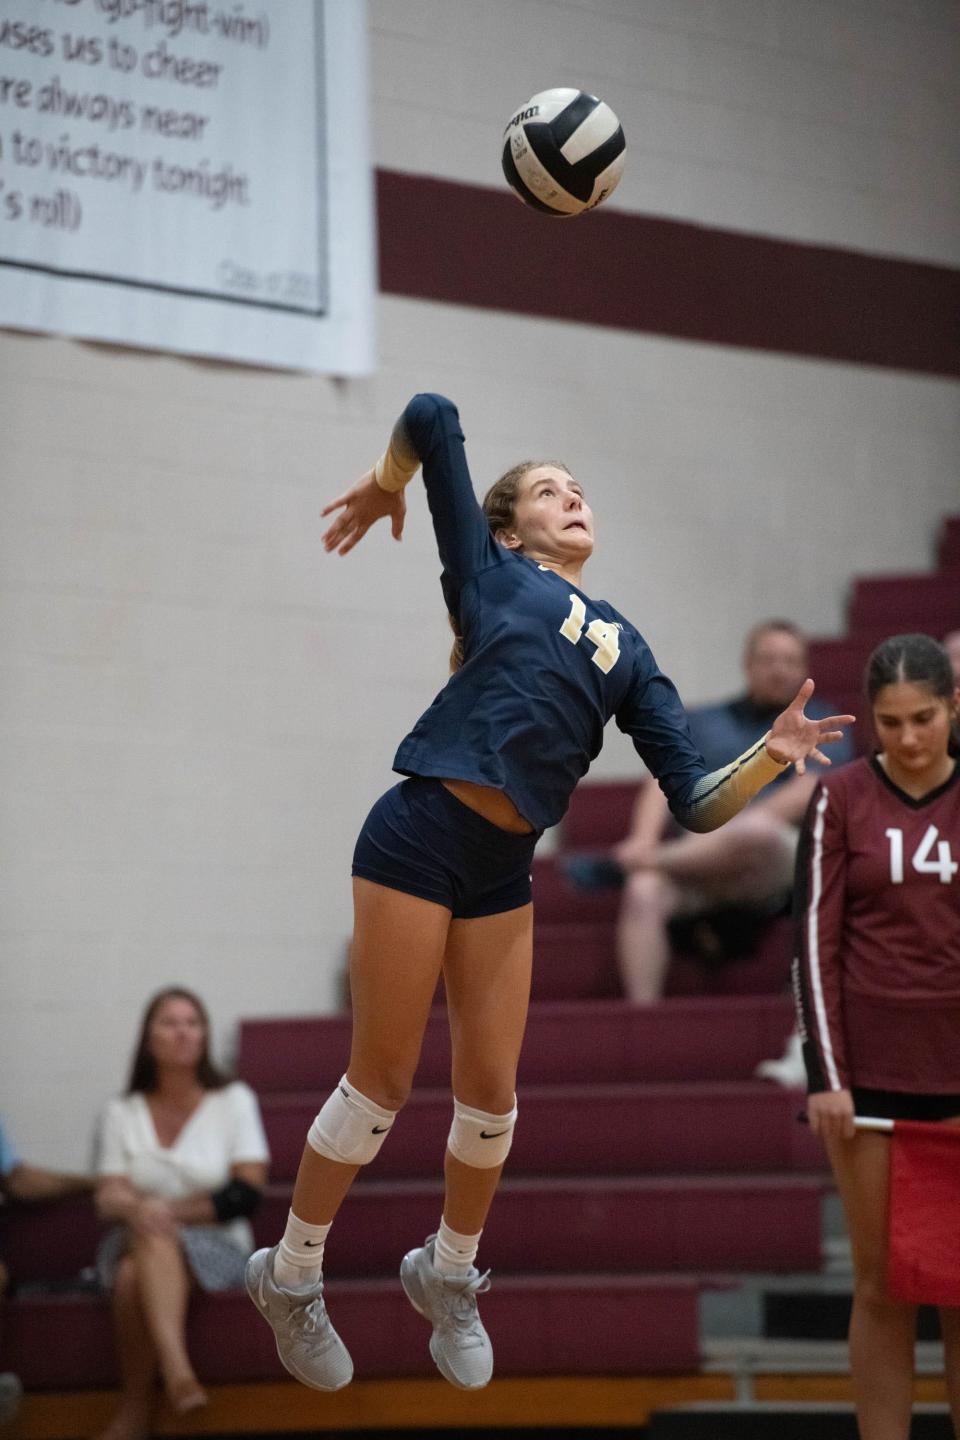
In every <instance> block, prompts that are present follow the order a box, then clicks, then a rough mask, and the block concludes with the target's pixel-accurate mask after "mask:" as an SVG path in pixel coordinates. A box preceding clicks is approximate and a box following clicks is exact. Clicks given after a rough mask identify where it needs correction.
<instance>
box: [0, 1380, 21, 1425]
mask: <svg viewBox="0 0 960 1440" xmlns="http://www.w3.org/2000/svg"><path fill="white" fill-rule="evenodd" d="M22 1397H23V1386H22V1385H21V1384H20V1381H19V1379H18V1377H17V1376H16V1375H12V1374H11V1373H10V1371H9V1370H5V1371H4V1372H3V1374H2V1375H0V1425H4V1424H6V1422H7V1421H8V1420H12V1419H13V1417H14V1415H16V1413H17V1411H18V1410H19V1409H20V1401H21V1399H22Z"/></svg>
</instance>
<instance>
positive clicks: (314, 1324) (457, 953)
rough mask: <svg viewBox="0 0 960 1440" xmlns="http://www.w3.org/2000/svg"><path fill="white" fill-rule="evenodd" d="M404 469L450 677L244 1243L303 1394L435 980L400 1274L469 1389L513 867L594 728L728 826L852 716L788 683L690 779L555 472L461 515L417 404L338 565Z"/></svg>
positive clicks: (441, 414) (456, 492) (334, 1367)
mask: <svg viewBox="0 0 960 1440" xmlns="http://www.w3.org/2000/svg"><path fill="white" fill-rule="evenodd" d="M421 465H422V466H423V477H424V482H425V485H426V491H427V501H428V504H429V506H430V511H431V515H432V517H433V525H434V530H435V532H436V537H437V542H438V546H439V551H440V559H441V561H442V564H443V574H442V577H441V585H442V588H443V594H444V599H445V600H446V604H447V609H448V610H449V612H450V615H451V618H452V620H453V623H454V628H455V630H456V633H457V636H458V649H459V650H460V656H459V660H460V662H461V663H460V664H459V665H458V668H456V669H455V670H454V673H453V674H452V675H451V677H450V679H449V681H448V682H447V684H446V685H445V686H444V688H443V690H442V691H441V692H440V694H439V695H438V696H437V697H436V699H435V700H434V702H433V704H432V705H431V706H430V708H429V709H428V710H427V711H425V713H424V714H423V715H422V716H421V718H420V719H419V720H418V721H417V723H416V725H415V726H414V728H413V730H412V731H411V733H410V734H409V735H408V736H407V737H406V739H405V740H404V741H403V742H402V744H401V746H400V749H399V750H398V752H397V755H396V758H395V760H394V769H395V770H397V771H398V772H399V773H400V774H401V775H405V776H407V777H409V778H407V779H405V780H403V781H402V782H401V783H400V784H398V785H396V786H395V787H394V788H393V789H392V790H389V791H388V792H387V793H386V794H385V795H384V796H383V797H382V798H381V799H380V800H379V801H378V802H377V803H376V805H374V807H373V809H372V810H371V812H370V814H369V816H368V817H367V820H366V822H365V824H364V826H363V829H362V831H361V833H360V838H359V840H358V841H357V846H356V850H355V852H354V859H353V877H354V879H353V893H354V909H355V926H354V934H353V943H352V948H351V957H350V987H351V994H352V1002H353V1038H352V1045H351V1050H350V1059H349V1063H348V1065H347V1070H346V1074H345V1075H344V1077H343V1079H342V1080H341V1081H340V1083H339V1085H338V1086H337V1087H336V1089H335V1090H334V1091H333V1094H332V1095H331V1096H330V1097H329V1099H328V1100H327V1101H326V1103H325V1104H324V1105H323V1107H322V1109H321V1110H320V1113H319V1114H318V1115H317V1117H316V1119H315V1121H314V1123H313V1125H312V1127H311V1129H310V1132H309V1134H308V1136H307V1143H306V1145H305V1146H304V1151H303V1158H302V1160H301V1162H300V1169H299V1173H298V1175H297V1182H296V1188H295V1190H294V1195H293V1207H292V1209H291V1211H290V1215H289V1218H288V1221H287V1226H286V1230H285V1232H284V1235H283V1238H282V1239H281V1241H280V1243H279V1245H278V1246H276V1247H274V1248H273V1249H271V1250H260V1251H258V1252H257V1253H256V1254H255V1255H254V1256H253V1257H252V1258H251V1260H250V1261H249V1264H248V1267H247V1288H248V1290H249V1293H250V1296H251V1298H252V1299H253V1301H254V1303H255V1304H256V1305H257V1307H258V1309H259V1310H260V1311H261V1313H262V1314H263V1315H264V1317H265V1318H266V1319H267V1321H268V1322H269V1324H270V1325H271V1326H272V1327H273V1329H274V1332H275V1334H276V1337H277V1350H278V1353H279V1355H280V1358H281V1360H282V1362H283V1364H284V1365H285V1366H286V1368H287V1369H288V1370H289V1371H290V1373H291V1374H293V1375H295V1376H296V1377H297V1378H298V1379H299V1380H301V1381H303V1383H304V1384H306V1385H310V1386H312V1387H314V1388H316V1389H319V1390H336V1389H339V1388H340V1386H342V1385H345V1384H347V1382H348V1381H349V1380H350V1378H351V1376H352V1373H353V1365H352V1362H351V1360H350V1356H349V1354H348V1352H347V1349H346V1347H345V1346H344V1344H343V1342H342V1341H341V1340H340V1338H339V1336H338V1335H337V1334H336V1331H335V1330H334V1329H333V1326H332V1325H331V1323H330V1320H329V1318H328V1316H327V1313H326V1309H325V1306H324V1301H323V1285H322V1279H321V1275H322V1268H321V1266H322V1256H323V1247H324V1242H325V1241H326V1238H327V1234H328V1232H329V1230H330V1226H331V1223H332V1221H333V1218H334V1216H335V1214H336V1212H337V1209H338V1207H339V1205H340V1203H341V1201H342V1200H343V1198H344V1196H345V1195H346V1193H347V1191H348V1190H349V1188H350V1186H351V1184H352V1182H353V1180H354V1178H355V1177H356V1175H357V1172H358V1170H359V1168H360V1167H361V1166H363V1165H366V1164H368V1163H369V1162H370V1161H371V1160H373V1158H374V1156H375V1155H376V1154H377V1152H378V1151H379V1149H380V1146H381V1145H382V1144H383V1143H384V1140H385V1138H386V1136H387V1134H388V1133H389V1131H390V1128H391V1126H392V1124H393V1122H394V1119H395V1117H396V1114H397V1112H398V1111H399V1110H400V1108H401V1107H402V1106H403V1104H404V1102H405V1101H406V1099H407V1096H408V1094H409V1091H410V1086H411V1083H412V1081H413V1076H414V1071H415V1069H416V1065H417V1060H418V1057H419V1053H420V1045H421V1040H422V1037H423V1031H424V1026H425V1024H426V1021H427V1016H428V1014H429V1010H430V1006H431V1003H432V1000H433V996H434V992H435V989H436V985H437V980H438V977H439V975H440V972H441V970H442V971H443V976H444V982H445V986H446V995H447V1007H448V1011H449V1022H450V1033H451V1041H452V1054H453V1065H452V1083H453V1122H452V1125H451V1128H450V1133H449V1138H448V1141H447V1149H446V1156H445V1164H444V1174H445V1182H446V1185H445V1195H444V1204H443V1213H442V1217H441V1218H440V1222H439V1227H438V1231H437V1234H436V1235H435V1236H429V1237H428V1239H427V1240H426V1242H425V1243H424V1245H423V1246H421V1247H419V1248H417V1249H414V1250H411V1251H410V1253H409V1254H408V1255H406V1256H405V1258H404V1260H403V1263H402V1265H401V1271H400V1275H401V1281H402V1284H403V1287H404V1290H405V1291H406V1293H407V1296H408V1297H409V1299H410V1301H411V1302H412V1304H413V1305H414V1307H415V1308H416V1309H417V1310H418V1311H419V1312H420V1313H421V1314H422V1315H424V1316H425V1317H426V1318H427V1319H428V1320H429V1321H430V1322H431V1324H432V1325H433V1334H432V1337H431V1340H430V1351H431V1354H432V1356H433V1358H434V1361H435V1362H436V1364H437V1366H438V1368H439V1369H440V1371H441V1373H442V1374H443V1375H444V1376H445V1377H446V1378H447V1380H449V1381H450V1382H451V1383H452V1384H454V1385H458V1386H461V1387H463V1388H465V1389H472V1388H476V1387H478V1386H481V1385H485V1384H486V1383H487V1381H488V1380H489V1379H490V1376H491V1374H492V1370H493V1352H492V1349H491V1345H490V1340H489V1337H488V1336H487V1333H486V1331H485V1330H484V1328H483V1325H482V1324H481V1321H480V1317H479V1314H478V1310H477V1296H478V1294H480V1293H481V1292H482V1291H484V1290H486V1289H487V1288H488V1287H489V1280H488V1279H487V1277H486V1276H485V1275H484V1276H481V1275H480V1274H478V1272H477V1270H476V1268H475V1267H474V1264H473V1261H474V1258H475V1256H476V1253H477V1247H478V1243H479V1239H480V1234H481V1231H482V1229H483V1225H484V1221H485V1219H486V1216H487V1211H488V1209H489V1207H490V1203H491V1201H492V1199H493V1196H494V1192H495V1191H496V1188H497V1184H498V1182H499V1179H500V1174H501V1171H502V1168H503V1165H504V1162H505V1160H506V1158H507V1153H508V1151H509V1149H510V1143H511V1139H512V1136H513V1128H514V1124H515V1123H516V1118H517V1106H516V1096H515V1093H514V1086H515V1083H516V1071H517V1060H518V1057H519V1053H520V1045H521V1041H522V1038H523V1031H524V1026H525V1023H526V1016H527V1005H528V1000H529V991H530V971H531V961H532V948H533V947H532V935H533V916H532V906H531V903H530V870H531V862H532V859H533V851H534V846H535V845H536V842H537V839H538V837H539V835H540V833H541V832H542V831H543V830H544V829H545V828H546V827H547V826H548V825H554V824H556V822H557V821H558V820H559V819H560V818H561V816H562V815H563V813H564V811H565V809H566V807H567V804H568V801H569V798H570V794H571V792H572V790H573V788H574V786H575V785H576V783H577V781H578V780H579V779H580V778H581V777H582V776H583V775H584V774H585V772H586V770H587V768H588V767H589V764H590V762H591V760H593V759H594V758H595V756H596V755H597V754H598V753H599V750H600V746H601V744H602V740H603V727H604V725H605V724H606V722H607V721H608V720H609V719H610V718H611V716H612V717H614V718H615V719H616V722H617V725H618V726H619V728H620V729H621V730H623V731H625V732H626V733H627V734H628V735H630V736H631V738H632V739H633V742H634V745H635V746H636V748H637V750H638V752H639V754H640V755H641V757H642V758H643V760H644V762H645V763H646V765H647V766H648V767H649V769H650V770H651V771H652V773H653V774H654V775H655V776H656V777H657V779H658V780H659V783H660V785H661V787H662V789H663V790H664V792H665V794H666V796H667V798H668V800H669V802H670V808H671V810H672V811H673V814H674V815H675V816H676V818H677V819H678V820H679V821H680V822H681V824H683V825H685V826H686V827H687V828H688V829H691V830H711V829H714V828H715V827H716V826H718V825H722V824H723V823H724V821H725V820H728V819H729V818H730V817H731V816H732V815H735V814H736V813H737V812H738V811H739V810H740V809H741V808H742V807H743V806H744V805H745V804H746V802H747V801H748V800H749V799H750V798H751V797H752V796H753V795H755V794H756V793H757V791H758V790H760V789H761V787H762V786H763V785H765V784H766V783H767V782H768V781H770V780H772V779H773V778H774V777H775V776H777V775H779V774H780V773H781V772H782V770H783V768H784V767H785V766H786V765H788V764H790V763H791V762H794V763H796V765H797V768H798V770H799V771H801V772H802V770H803V767H804V762H805V760H806V759H807V758H808V757H810V756H814V757H815V758H817V759H818V760H821V761H822V762H823V763H825V764H829V761H828V760H827V758H826V756H825V755H823V753H822V752H821V750H820V748H819V747H820V746H821V745H822V744H824V743H829V742H830V741H832V740H836V739H838V738H839V736H840V734H841V732H840V731H839V730H838V728H837V727H838V726H839V725H841V724H845V723H848V722H850V720H851V719H852V717H851V716H849V715H845V716H831V717H828V718H825V719H821V720H812V719H808V718H807V717H806V716H805V714H804V710H803V706H804V702H805V701H806V700H807V699H808V698H809V696H810V695H811V694H812V691H813V682H812V681H811V680H807V681H805V683H804V684H803V686H802V687H801V688H800V690H799V692H798V694H797V696H796V698H795V699H794V701H793V702H792V703H791V704H790V705H789V706H788V707H787V708H786V709H785V710H784V711H783V713H782V714H781V715H780V716H779V717H778V718H777V720H776V721H775V723H774V725H773V726H772V728H771V730H770V731H769V732H768V734H767V735H766V736H764V737H763V738H762V739H761V740H760V741H758V742H757V743H756V744H755V745H753V746H751V748H750V749H749V750H748V751H746V753H745V754H743V755H741V756H739V757H738V758H737V759H735V760H733V761H732V763H731V764H729V765H728V766H726V767H725V768H724V769H722V770H718V771H715V772H713V773H712V774H705V773H704V766H703V761H702V759H701V757H700V755H699V754H698V752H697V750H696V749H695V747H694V745H693V743H692V741H691V739H690V735H689V732H688V729H687V722H686V717H685V714H684V710H683V706H682V704H681V702H680V699H679V696H678V695H677V692H676V690H675V689H674V687H673V685H672V684H671V682H670V681H669V680H668V679H667V677H666V676H665V675H663V674H662V673H661V672H660V670H659V669H658V668H657V664H656V662H655V660H654V658H653V655H652V654H651V653H650V650H649V648H648V647H647V645H646V643H645V641H644V640H643V638H642V636H641V635H640V634H639V632H638V631H637V630H636V629H635V628H634V626H633V625H631V624H630V622H629V621H628V620H626V619H624V617H623V616H622V615H620V614H619V613H618V612H617V611H616V610H614V609H613V607H612V606H611V605H609V604H607V602H606V601H603V600H593V599H591V598H590V597H589V596H588V595H587V594H586V593H585V592H584V591H583V590H582V589H581V588H580V582H581V571H582V568H583V565H584V563H585V561H586V560H587V559H588V558H589V556H590V554H591V552H592V550H593V517H592V514H591V511H590V507H589V506H588V504H587V502H586V499H585V497H584V492H583V488H582V487H581V485H580V484H579V482H578V481H576V480H575V479H574V478H573V476H572V475H571V474H570V473H569V472H568V471H567V470H566V468H565V467H564V466H562V465H556V464H543V463H537V462H528V463H525V464H522V465H518V466H515V467H514V468H513V469H512V470H510V471H508V473H507V474H506V475H505V476H503V477H502V479H500V480H499V481H498V482H497V483H496V484H495V485H494V486H493V488H492V489H491V491H490V492H489V494H488V495H487V497H486V500H485V501H484V507H483V510H481V508H480V506H479V505H478V504H477V501H476V498H475V496H474V492H473V486H472V483H471V480H470V474H469V471H468V469H467V464H466V457H465V454H464V441H463V434H462V432H461V429H460V422H459V418H458V414H457V410H456V407H455V406H454V405H453V404H452V403H451V402H450V401H449V400H446V399H444V398H443V397H442V396H438V395H417V396H415V397H414V398H413V400H411V401H410V403H409V405H408V406H407V407H406V409H405V411H404V413H403V415H402V416H401V417H400V419H399V421H398V422H397V424H396V426H395V427H394V431H393V435H392V437H391V440H390V444H389V447H388V449H387V451H386V453H385V454H384V455H383V456H382V458H381V459H380V460H379V461H378V462H377V465H376V466H375V467H374V469H373V470H372V471H370V472H369V473H368V474H367V475H365V476H364V478H363V479H362V480H361V481H360V482H359V483H358V484H357V485H356V486H355V487H354V488H353V489H352V490H351V491H349V493H348V494H346V495H343V496H341V497H340V498H339V499H337V500H335V501H333V502H332V504H330V505H328V506H327V507H326V509H325V510H324V511H323V514H324V515H329V514H331V513H333V512H335V511H338V512H339V514H338V515H337V518H336V519H335V520H334V521H333V523H332V524H331V525H330V528H329V529H328V530H327V532H326V534H325V535H324V537H323V543H324V547H325V549H326V550H327V551H328V552H332V551H337V552H338V553H340V554H341V555H345V554H347V552H348V551H349V550H351V549H352V548H353V547H354V545H356V544H357V543H358V542H359V541H360V540H361V539H362V538H363V536H364V535H365V534H366V532H367V530H368V529H369V528H370V526H371V525H373V524H374V523H375V522H376V521H377V520H380V519H389V520H390V522H391V526H392V530H393V534H394V536H395V537H396V538H397V539H399V538H400V535H401V533H402V530H403V523H404V513H405V503H404V497H403V490H404V486H405V485H406V484H407V483H408V481H409V480H410V479H411V478H412V477H413V475H414V474H415V473H416V471H417V469H418V468H419V467H420V466H421Z"/></svg>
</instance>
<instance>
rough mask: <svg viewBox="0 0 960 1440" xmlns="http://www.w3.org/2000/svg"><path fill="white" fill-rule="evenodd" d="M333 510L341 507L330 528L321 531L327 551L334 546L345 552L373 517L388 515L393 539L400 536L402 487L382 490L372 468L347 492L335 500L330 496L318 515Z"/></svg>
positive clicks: (403, 509)
mask: <svg viewBox="0 0 960 1440" xmlns="http://www.w3.org/2000/svg"><path fill="white" fill-rule="evenodd" d="M334 510H340V511H342V514H340V515H338V516H337V518H336V520H334V522H333V524H332V525H331V526H330V528H329V530H327V531H325V532H324V534H323V536H322V542H323V548H324V550H326V552H327V554H328V555H329V554H330V552H331V551H332V550H336V551H337V553H338V554H339V555H346V554H347V553H348V551H350V550H352V549H353V547H354V545H356V544H357V543H358V542H359V541H360V540H362V539H363V537H364V535H366V533H367V531H368V530H369V529H370V526H371V525H373V524H374V522H375V521H377V520H383V519H384V518H385V517H386V516H389V517H390V530H391V533H392V535H393V538H394V540H399V539H400V537H401V536H402V534H403V522H404V520H405V518H406V514H407V502H406V500H405V499H404V498H403V491H402V490H396V491H390V490H382V489H381V488H380V486H379V485H378V484H377V482H376V480H375V479H374V476H373V471H372V470H368V471H367V473H366V475H364V476H363V477H362V479H360V480H358V481H357V483H356V485H354V487H353V489H352V490H348V491H347V493H346V495H340V496H338V497H337V499H336V500H331V501H330V504H329V505H325V506H324V507H323V509H322V510H321V511H320V518H321V519H322V518H323V517H324V515H332V514H333V512H334Z"/></svg>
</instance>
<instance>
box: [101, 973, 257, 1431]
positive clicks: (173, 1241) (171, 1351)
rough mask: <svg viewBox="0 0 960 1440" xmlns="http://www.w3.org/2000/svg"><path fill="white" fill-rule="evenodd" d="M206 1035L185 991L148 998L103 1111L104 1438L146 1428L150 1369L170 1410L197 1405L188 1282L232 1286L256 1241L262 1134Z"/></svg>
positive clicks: (198, 1008)
mask: <svg viewBox="0 0 960 1440" xmlns="http://www.w3.org/2000/svg"><path fill="white" fill-rule="evenodd" d="M209 1031H210V1026H209V1021H208V1019H207V1013H206V1010H205V1009H204V1007H203V1005H202V1003H201V1002H200V1000H199V999H198V998H197V996H196V995H193V994H192V993H191V992H190V991H189V990H183V989H180V988H179V987H174V988H171V989H168V990H163V991H161V992H160V994H158V995H156V996H155V997H154V998H153V1000H151V1002H150V1004H149V1005H148V1006H147V1009H146V1013H145V1014H144V1017H143V1022H142V1025H141V1027H140V1036H139V1039H138V1041H137V1047H136V1051H135V1054H134V1060H133V1067H132V1071H131V1076H130V1082H129V1085H128V1088H127V1091H126V1094H124V1095H122V1096H120V1097H118V1098H117V1099H115V1100H111V1101H110V1102H109V1104H108V1105H107V1107H106V1109H105V1111H104V1113H103V1116H102V1118H101V1122H100V1127H99V1132H98V1147H97V1148H98V1154H97V1173H98V1175H99V1184H98V1186H97V1192H96V1203H97V1210H98V1212H99V1214H100V1216H101V1218H102V1219H104V1220H110V1221H114V1222H115V1228H114V1229H113V1230H111V1231H110V1232H109V1233H108V1234H107V1236H106V1237H105V1239H104V1242H103V1244H102V1246H101V1248H100V1252H99V1255H98V1257H97V1269H98V1273H99V1276H100V1279H101V1281H102V1283H103V1284H104V1285H105V1286H107V1287H108V1288H109V1289H111V1290H112V1292H113V1313H114V1322H115V1330H116V1341H117V1353H118V1357H119V1361H120V1373H121V1379H122V1387H123V1389H122V1397H121V1404H120V1409H119V1411H118V1412H117V1414H116V1416H115V1417H114V1419H113V1421H112V1423H111V1424H110V1426H109V1427H108V1428H107V1430H106V1431H105V1434H104V1440H140V1437H142V1436H144V1435H146V1434H147V1433H148V1430H149V1425H150V1417H151V1414H152V1410H153V1404H154V1387H155V1384H156V1379H157V1374H158V1372H159V1374H160V1377H161V1379H162V1381H163V1386H164V1390H165V1392H166V1396H167V1400H168V1402H169V1404H170V1405H171V1407H172V1408H173V1410H174V1411H175V1412H176V1413H177V1414H186V1413H187V1412H188V1411H190V1410H195V1409H198V1408H199V1407H201V1406H202V1405H204V1404H205V1403H206V1395H205V1393H204V1391H203V1389H202V1387H201V1385H200V1383H199V1381H198V1380H197V1377H196V1375H195V1373H194V1370H193V1366H192V1365H191V1363H190V1357H189V1355H188V1354H187V1347H186V1334H185V1326H186V1313H187V1301H188V1298H189V1294H190V1290H191V1287H192V1286H193V1285H194V1284H197V1285H199V1286H200V1287H201V1288H202V1289H204V1290H226V1289H230V1288H233V1287H235V1286H238V1285H242V1284H243V1272H244V1265H245V1263H246V1259H247V1256H248V1255H249V1254H250V1252H251V1250H252V1249H253V1235H252V1232H251V1229H250V1223H249V1216H250V1215H251V1214H252V1213H253V1210H254V1208H255V1206H256V1203H257V1200H258V1198H259V1195H260V1191H261V1190H262V1188H263V1186H264V1184H265V1183H266V1178H267V1161H268V1158H269V1156H268V1152H267V1142H266V1138H265V1136H264V1133H263V1125H262V1123H261V1120H260V1112H259V1109H258V1107H257V1101H256V1098H255V1096H254V1094H253V1092H252V1090H250V1089H249V1087H248V1086H246V1085H244V1084H243V1083H242V1082H241V1081H233V1082H229V1081H228V1080H227V1078H226V1077H225V1076H224V1075H222V1074H221V1073H220V1071H219V1070H218V1069H217V1068H216V1067H215V1066H214V1065H213V1063H212V1062H211V1060H210V1052H209Z"/></svg>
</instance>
